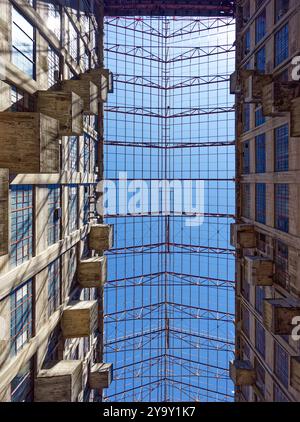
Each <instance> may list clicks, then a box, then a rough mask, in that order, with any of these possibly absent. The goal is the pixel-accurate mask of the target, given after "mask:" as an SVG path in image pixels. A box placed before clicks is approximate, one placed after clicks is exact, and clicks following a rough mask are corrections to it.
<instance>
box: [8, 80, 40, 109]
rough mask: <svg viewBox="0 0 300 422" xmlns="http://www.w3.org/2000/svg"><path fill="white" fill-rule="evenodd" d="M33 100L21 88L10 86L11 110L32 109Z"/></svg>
mask: <svg viewBox="0 0 300 422" xmlns="http://www.w3.org/2000/svg"><path fill="white" fill-rule="evenodd" d="M33 110H34V100H33V97H32V96H31V95H29V94H28V93H27V92H25V91H22V90H21V89H19V88H17V87H15V86H12V87H11V111H13V112H15V111H33Z"/></svg>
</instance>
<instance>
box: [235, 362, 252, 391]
mask: <svg viewBox="0 0 300 422" xmlns="http://www.w3.org/2000/svg"><path fill="white" fill-rule="evenodd" d="M229 376H230V378H231V379H232V381H233V382H234V384H235V385H236V386H238V387H242V386H246V385H253V384H255V382H256V373H255V369H254V368H253V367H252V365H251V363H250V362H248V361H244V360H234V361H232V362H230V364H229Z"/></svg>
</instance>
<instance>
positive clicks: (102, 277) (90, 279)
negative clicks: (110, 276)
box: [78, 256, 107, 289]
mask: <svg viewBox="0 0 300 422" xmlns="http://www.w3.org/2000/svg"><path fill="white" fill-rule="evenodd" d="M106 277H107V259H106V257H105V256H100V257H94V258H89V259H85V260H83V261H80V263H79V269H78V282H79V284H80V286H81V287H83V288H87V289H90V288H99V287H101V286H103V285H104V284H105V282H106Z"/></svg>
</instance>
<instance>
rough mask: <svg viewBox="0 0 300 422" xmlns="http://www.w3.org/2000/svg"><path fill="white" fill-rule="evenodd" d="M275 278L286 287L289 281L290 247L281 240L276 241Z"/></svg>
mask: <svg viewBox="0 0 300 422" xmlns="http://www.w3.org/2000/svg"><path fill="white" fill-rule="evenodd" d="M274 260H275V280H276V282H277V283H278V284H279V285H280V286H282V287H284V288H286V286H287V283H288V260H289V249H288V246H287V245H285V244H284V243H283V242H280V241H279V240H277V241H276V243H275V256H274Z"/></svg>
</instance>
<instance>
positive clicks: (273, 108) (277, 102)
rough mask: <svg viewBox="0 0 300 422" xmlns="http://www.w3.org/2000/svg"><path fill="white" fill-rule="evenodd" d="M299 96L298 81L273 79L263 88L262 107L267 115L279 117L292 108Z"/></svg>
mask: <svg viewBox="0 0 300 422" xmlns="http://www.w3.org/2000/svg"><path fill="white" fill-rule="evenodd" d="M296 96H297V82H282V81H273V82H271V83H269V84H267V85H265V86H264V87H263V89H262V109H263V114H264V115H265V116H270V117H277V116H281V115H283V114H285V113H287V112H289V111H290V110H291V105H292V100H293V99H294V98H295V97H296Z"/></svg>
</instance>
